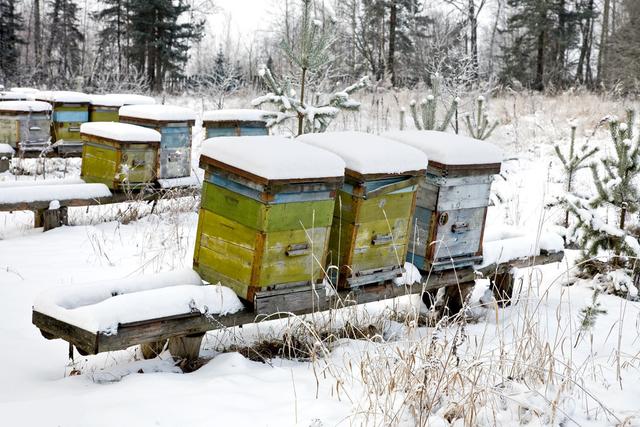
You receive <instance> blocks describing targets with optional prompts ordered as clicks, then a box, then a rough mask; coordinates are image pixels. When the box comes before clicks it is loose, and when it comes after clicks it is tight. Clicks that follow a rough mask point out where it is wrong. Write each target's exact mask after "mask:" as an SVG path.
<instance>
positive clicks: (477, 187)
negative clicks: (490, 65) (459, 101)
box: [384, 131, 502, 271]
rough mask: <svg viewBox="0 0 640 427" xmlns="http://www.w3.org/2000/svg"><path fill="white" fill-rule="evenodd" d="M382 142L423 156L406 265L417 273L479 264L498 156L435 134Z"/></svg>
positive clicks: (483, 146) (396, 135)
mask: <svg viewBox="0 0 640 427" xmlns="http://www.w3.org/2000/svg"><path fill="white" fill-rule="evenodd" d="M384 136H386V137H388V138H391V139H395V140H397V141H399V142H402V143H405V144H408V145H411V146H413V147H415V148H418V149H420V150H422V151H423V152H424V153H425V154H427V156H429V167H428V168H427V177H426V179H425V180H424V181H423V182H422V183H420V185H419V188H418V197H417V203H416V211H415V217H414V221H413V225H412V234H411V242H412V243H411V244H410V245H409V253H408V255H407V259H408V260H409V261H411V262H413V263H414V264H415V265H416V266H417V267H418V268H420V269H423V270H436V271H437V270H447V269H452V268H461V267H466V266H470V265H473V264H475V263H479V262H481V261H482V237H483V234H484V227H485V222H486V217H487V208H488V206H489V196H490V191H491V182H492V180H493V175H494V174H496V173H499V172H500V167H501V163H502V152H501V150H500V149H499V148H498V147H496V146H495V145H493V144H490V143H487V142H484V141H478V140H475V139H472V138H467V137H462V136H458V135H453V134H448V133H443V132H435V131H406V132H402V131H401V132H388V133H386V134H384Z"/></svg>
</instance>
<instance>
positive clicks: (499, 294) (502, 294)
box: [491, 272, 513, 307]
mask: <svg viewBox="0 0 640 427" xmlns="http://www.w3.org/2000/svg"><path fill="white" fill-rule="evenodd" d="M491 287H492V290H493V295H494V296H495V298H496V301H497V302H498V306H500V307H507V306H509V305H511V298H512V297H513V274H511V272H506V273H497V274H496V275H495V276H494V277H493V278H492V280H491Z"/></svg>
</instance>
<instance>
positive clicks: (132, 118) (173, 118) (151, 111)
mask: <svg viewBox="0 0 640 427" xmlns="http://www.w3.org/2000/svg"><path fill="white" fill-rule="evenodd" d="M119 114H120V122H121V123H129V124H133V125H139V126H144V127H148V128H151V129H155V130H157V131H158V132H160V134H161V135H162V138H161V140H160V149H159V151H158V163H157V169H156V177H157V178H158V179H169V178H180V177H185V176H189V175H190V174H191V128H192V127H193V125H194V123H195V119H196V115H195V113H194V112H193V111H192V110H190V109H188V108H183V107H176V106H171V105H127V106H124V107H121V108H120V110H119Z"/></svg>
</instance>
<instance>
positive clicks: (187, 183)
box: [158, 175, 200, 188]
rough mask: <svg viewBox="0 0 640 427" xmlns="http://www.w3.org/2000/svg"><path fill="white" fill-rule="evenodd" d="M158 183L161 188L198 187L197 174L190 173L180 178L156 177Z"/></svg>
mask: <svg viewBox="0 0 640 427" xmlns="http://www.w3.org/2000/svg"><path fill="white" fill-rule="evenodd" d="M158 184H160V187H161V188H178V187H199V186H200V181H199V180H198V177H197V176H195V175H191V176H184V177H181V178H165V179H158Z"/></svg>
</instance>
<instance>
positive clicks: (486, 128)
mask: <svg viewBox="0 0 640 427" xmlns="http://www.w3.org/2000/svg"><path fill="white" fill-rule="evenodd" d="M464 123H465V125H466V127H467V132H469V135H471V136H472V137H473V138H475V139H480V140H485V139H487V138H489V137H490V136H491V134H492V133H493V131H494V130H496V128H497V127H498V124H499V122H498V121H497V120H496V121H494V122H493V123H492V124H491V123H489V114H488V113H487V111H486V100H485V98H484V96H479V97H478V99H477V100H476V112H475V114H474V121H473V122H472V121H471V115H470V114H466V115H465V118H464Z"/></svg>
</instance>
